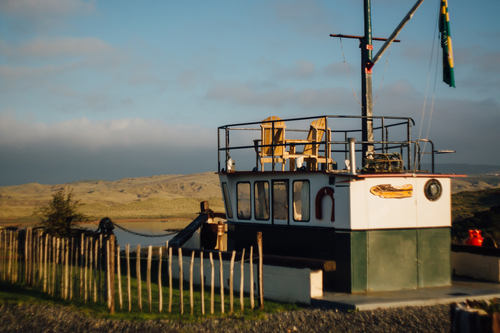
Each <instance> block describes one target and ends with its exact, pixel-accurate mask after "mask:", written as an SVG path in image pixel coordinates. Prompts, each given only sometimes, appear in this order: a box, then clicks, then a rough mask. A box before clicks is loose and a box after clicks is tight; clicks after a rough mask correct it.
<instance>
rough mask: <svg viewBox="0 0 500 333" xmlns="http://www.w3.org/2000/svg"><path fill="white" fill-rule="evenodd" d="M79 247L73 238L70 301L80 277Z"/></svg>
mask: <svg viewBox="0 0 500 333" xmlns="http://www.w3.org/2000/svg"><path fill="white" fill-rule="evenodd" d="M77 247H78V245H77V244H76V242H75V238H74V237H73V238H71V251H72V255H71V258H72V265H71V271H70V274H69V275H70V282H71V288H70V294H69V300H70V301H71V300H72V299H73V288H74V287H75V286H74V284H75V281H76V280H77V276H78V271H77V269H76V265H77V264H78V251H77V250H76V248H77ZM73 254H74V256H73ZM73 266H74V267H73ZM73 268H74V272H75V274H74V275H73Z"/></svg>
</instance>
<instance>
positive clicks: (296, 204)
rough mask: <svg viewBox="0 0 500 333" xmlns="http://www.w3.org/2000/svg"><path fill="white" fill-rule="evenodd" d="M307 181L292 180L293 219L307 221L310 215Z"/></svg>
mask: <svg viewBox="0 0 500 333" xmlns="http://www.w3.org/2000/svg"><path fill="white" fill-rule="evenodd" d="M309 198H310V191H309V181H307V180H297V181H294V182H293V219H294V221H302V222H309V216H310V209H309V207H310V204H309V203H310V199H309Z"/></svg>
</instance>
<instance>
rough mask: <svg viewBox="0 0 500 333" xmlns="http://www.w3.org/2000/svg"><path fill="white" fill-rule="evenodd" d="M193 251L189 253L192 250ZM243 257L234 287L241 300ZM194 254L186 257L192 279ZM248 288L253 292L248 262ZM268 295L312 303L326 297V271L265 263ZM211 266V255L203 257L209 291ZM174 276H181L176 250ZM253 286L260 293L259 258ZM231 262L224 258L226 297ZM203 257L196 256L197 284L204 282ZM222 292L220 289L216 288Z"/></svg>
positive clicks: (216, 281)
mask: <svg viewBox="0 0 500 333" xmlns="http://www.w3.org/2000/svg"><path fill="white" fill-rule="evenodd" d="M188 253H189V252H188ZM213 259H214V260H213V262H214V281H213V283H214V285H215V287H216V288H220V275H219V269H220V262H219V258H218V256H214V258H213ZM239 260H241V258H236V260H235V263H234V271H233V272H234V273H233V274H234V275H233V289H234V297H235V300H237V299H239V291H240V282H241V262H240V261H239ZM190 262H191V260H190V257H187V256H183V265H182V267H183V268H182V269H183V278H184V281H189V267H190ZM243 270H244V276H243V277H244V282H243V283H244V284H243V285H244V287H243V290H244V291H245V292H247V293H249V292H250V264H249V262H245V263H244V268H243ZM263 272H264V298H265V299H269V300H273V301H278V302H289V303H304V304H311V297H321V296H323V271H321V270H314V271H313V270H311V269H308V268H303V269H298V268H289V267H278V266H269V265H264V268H263ZM211 274H212V273H211V266H210V260H209V259H208V258H207V254H205V255H204V258H203V277H204V280H205V291H209V290H210V289H209V288H210V287H209V286H210V285H211V284H212V282H211V276H212V275H211ZM172 276H173V277H174V278H177V279H178V278H179V263H178V256H177V253H174V262H172ZM253 276H254V277H253V288H254V293H255V297H256V298H257V295H258V292H257V290H258V279H257V278H258V275H257V260H254V264H253ZM229 277H230V262H229V261H223V281H224V288H225V289H226V291H225V293H226V297H227V295H228V293H229V291H228V290H229V282H230V281H229ZM200 278H201V277H200V259H199V258H195V262H194V268H193V283H194V284H196V285H200ZM216 292H217V293H220V290H217V291H216Z"/></svg>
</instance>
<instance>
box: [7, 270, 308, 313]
mask: <svg viewBox="0 0 500 333" xmlns="http://www.w3.org/2000/svg"><path fill="white" fill-rule="evenodd" d="M134 266H135V265H134ZM122 267H123V266H122ZM59 269H60V268H59ZM164 269H165V270H166V265H165V266H164ZM49 271H51V270H49ZM141 271H142V270H141ZM132 274H135V272H134V269H132ZM151 274H152V283H151V291H152V299H153V301H152V305H151V306H152V311H151V313H150V312H149V304H148V290H147V285H146V281H144V280H145V278H146V274H145V271H144V272H142V273H141V276H142V279H141V292H142V297H141V299H142V312H141V311H140V309H139V305H138V297H137V294H138V293H137V290H138V284H137V279H136V278H135V276H131V289H132V292H131V294H132V303H131V304H132V306H131V311H130V312H129V311H128V308H129V303H128V296H127V279H126V276H123V275H122V278H121V283H122V288H123V289H122V290H123V308H122V309H120V303H119V296H118V285H117V283H118V279H117V278H116V283H115V314H110V313H109V310H108V307H107V303H106V301H105V300H104V297H103V298H102V301H101V302H99V301H98V302H97V303H94V301H93V299H92V297H89V298H88V299H87V302H85V301H84V300H83V299H81V298H80V297H79V289H78V287H79V282H78V281H75V284H74V286H75V287H74V294H73V295H74V297H73V300H72V301H69V300H63V299H61V298H60V296H54V297H52V296H50V295H48V294H47V293H45V292H43V290H42V288H41V286H40V285H39V286H37V287H29V286H27V285H25V284H23V283H14V284H12V283H9V282H5V281H0V304H4V303H16V304H23V303H29V304H35V303H40V304H46V305H50V306H64V307H65V308H66V309H68V310H72V311H77V312H80V313H82V314H84V315H86V316H89V317H93V318H106V319H116V320H160V319H161V320H165V319H168V320H178V321H183V322H196V321H199V320H202V319H203V318H221V317H222V318H224V317H231V318H240V319H245V320H260V319H263V318H264V317H265V314H267V313H275V312H282V311H295V310H300V309H302V308H304V306H302V305H299V304H289V303H279V302H272V301H269V300H266V301H265V309H264V310H259V309H258V302H257V300H256V301H255V307H254V310H252V309H250V299H249V295H248V294H245V299H244V303H245V310H244V311H241V310H240V303H239V302H240V301H239V292H235V294H234V303H233V306H234V312H233V313H229V312H230V301H229V292H228V291H227V290H225V295H224V306H225V313H224V314H223V313H222V312H221V305H220V289H219V288H215V295H214V296H215V297H214V303H215V304H214V305H215V306H214V310H215V311H214V314H211V313H210V287H209V286H205V293H204V297H205V315H202V313H201V289H200V287H199V286H194V288H193V300H194V302H193V303H194V312H193V315H191V307H190V295H189V283H188V282H184V283H183V290H184V292H183V302H184V313H183V314H181V312H180V291H179V280H176V279H173V288H172V296H173V297H172V299H173V302H172V312H171V313H169V311H168V309H169V307H168V305H169V288H168V280H167V279H166V277H165V276H163V278H162V291H163V311H162V312H161V313H160V312H159V309H158V305H159V300H158V295H159V288H158V284H157V283H153V281H155V280H157V276H158V275H157V273H155V272H154V271H152V273H151ZM188 274H189V272H188ZM101 277H102V278H101V281H102V283H103V284H104V274H102V276H101ZM56 285H60V282H58V283H56ZM92 295H93V291H92Z"/></svg>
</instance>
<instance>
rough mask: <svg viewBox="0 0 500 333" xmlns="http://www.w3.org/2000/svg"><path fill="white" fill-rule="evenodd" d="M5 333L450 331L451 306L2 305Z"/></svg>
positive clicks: (0, 318) (0, 322) (0, 312)
mask: <svg viewBox="0 0 500 333" xmlns="http://www.w3.org/2000/svg"><path fill="white" fill-rule="evenodd" d="M0 331H2V332H30V333H31V332H72V333H76V332H141V333H146V332H449V331H450V306H449V305H435V306H426V307H406V308H398V309H386V310H375V311H362V312H352V313H341V312H335V311H332V310H320V309H307V310H301V311H293V312H282V313H277V314H267V315H266V317H265V318H264V319H263V320H259V321H250V320H248V321H245V320H242V319H237V318H223V319H202V320H201V321H200V322H198V323H184V322H180V321H169V320H151V321H119V320H106V319H96V318H90V317H87V316H84V315H82V314H80V313H77V312H75V311H70V310H68V309H65V308H64V307H60V306H48V305H42V304H22V305H17V304H9V303H4V304H0Z"/></svg>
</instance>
